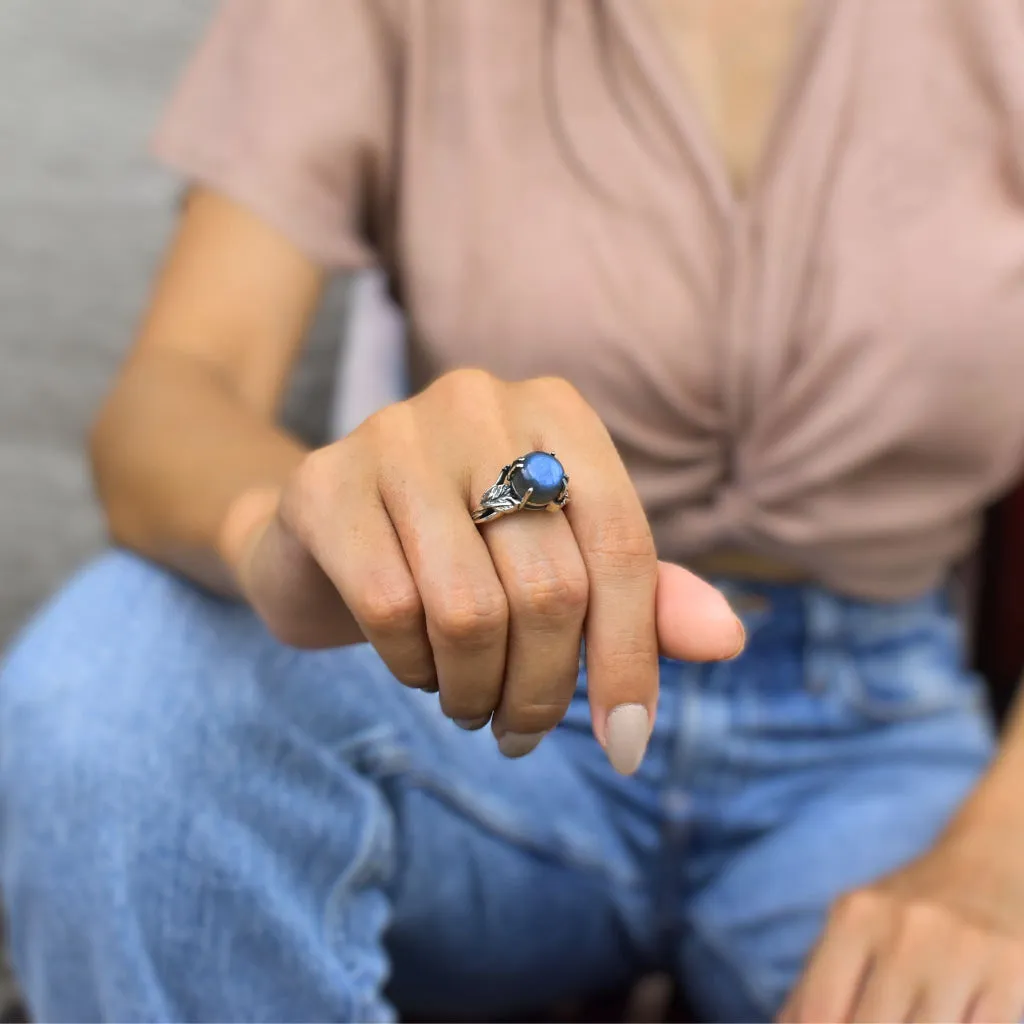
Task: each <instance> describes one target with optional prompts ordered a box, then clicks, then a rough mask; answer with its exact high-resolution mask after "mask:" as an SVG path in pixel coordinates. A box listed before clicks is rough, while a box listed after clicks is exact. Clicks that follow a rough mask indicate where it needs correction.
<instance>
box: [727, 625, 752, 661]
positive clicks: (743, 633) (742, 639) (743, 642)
mask: <svg viewBox="0 0 1024 1024" xmlns="http://www.w3.org/2000/svg"><path fill="white" fill-rule="evenodd" d="M736 629H737V630H738V631H739V634H740V636H739V646H738V647H737V648H736V650H735V651H733V652H732V654H730V655H729V657H728V658H726V659H725V660H726V661H732V659H733V658H738V657H739V656H740V655H741V654H742V653H743V651H744V649H745V648H746V646H747V630H746V627H745V626H744V625H743V622H742V620H741V619H740V618H739V617H737V619H736Z"/></svg>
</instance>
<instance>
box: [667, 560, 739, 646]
mask: <svg viewBox="0 0 1024 1024" xmlns="http://www.w3.org/2000/svg"><path fill="white" fill-rule="evenodd" d="M656 616H657V625H658V647H659V648H660V650H661V653H662V654H664V655H665V656H666V657H669V658H678V659H679V660H680V661H720V660H722V659H724V658H734V657H736V655H737V654H739V653H740V651H741V650H742V649H743V644H744V640H745V637H744V632H743V624H742V623H741V622H740V620H739V619H738V618H737V617H736V615H735V613H734V612H733V610H732V608H730V607H729V602H728V601H726V599H725V597H724V596H723V595H722V593H721V592H720V591H718V590H716V589H715V588H714V587H713V586H711V584H710V583H706V582H705V581H704V580H702V579H701V578H700V577H699V576H695V575H694V574H693V573H692V572H688V571H687V570H686V569H684V568H682V566H679V565H673V564H671V563H670V562H659V563H658V589H657V600H656Z"/></svg>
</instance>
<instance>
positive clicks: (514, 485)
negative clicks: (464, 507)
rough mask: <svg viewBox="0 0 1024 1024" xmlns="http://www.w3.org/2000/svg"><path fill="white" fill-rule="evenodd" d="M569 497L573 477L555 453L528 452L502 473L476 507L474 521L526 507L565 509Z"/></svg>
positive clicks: (486, 521)
mask: <svg viewBox="0 0 1024 1024" xmlns="http://www.w3.org/2000/svg"><path fill="white" fill-rule="evenodd" d="M568 500H569V477H568V476H567V475H566V472H565V470H564V469H563V468H562V464H561V463H560V462H559V461H558V459H557V458H556V457H555V453H554V452H527V453H526V454H525V455H520V456H519V458H518V459H516V460H515V462H510V463H509V464H508V465H507V466H506V467H505V468H504V469H503V470H502V471H501V473H499V474H498V480H497V483H495V484H494V486H493V487H489V488H488V489H487V490H486V491H484V495H483V497H482V498H481V499H480V504H479V505H477V507H476V508H475V509H474V510H473V522H474V523H489V522H490V521H491V520H492V519H498V518H499V517H501V516H505V515H508V514H509V513H510V512H519V511H521V510H522V509H557V508H564V507H565V504H566V502H567V501H568Z"/></svg>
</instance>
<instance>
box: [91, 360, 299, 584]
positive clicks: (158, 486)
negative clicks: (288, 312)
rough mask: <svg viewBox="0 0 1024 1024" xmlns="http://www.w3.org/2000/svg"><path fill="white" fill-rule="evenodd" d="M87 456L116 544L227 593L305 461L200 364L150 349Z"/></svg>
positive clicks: (112, 404) (130, 372)
mask: <svg viewBox="0 0 1024 1024" xmlns="http://www.w3.org/2000/svg"><path fill="white" fill-rule="evenodd" d="M90 448H91V455H92V465H93V473H94V478H95V481H96V486H97V491H98V493H99V497H100V501H101V503H102V505H103V507H104V510H105V512H106V515H107V520H108V524H109V530H110V533H111V536H112V539H113V540H114V541H115V542H117V543H118V544H121V545H123V546H125V547H128V548H131V549H133V550H135V551H138V552H139V553H140V554H143V555H145V556H147V557H149V558H152V559H154V560H156V561H159V562H162V563H163V564H165V565H167V566H169V567H171V568H173V569H175V570H177V571H179V572H181V573H184V574H185V575H187V576H189V577H191V578H192V579H194V580H196V581H197V582H199V583H201V584H202V585H204V586H206V587H208V588H210V589H213V590H215V591H217V592H219V593H222V594H228V595H234V594H236V593H237V588H236V586H235V582H234V576H233V572H232V568H231V566H232V564H233V563H234V562H235V561H236V559H237V557H238V556H239V554H240V550H241V549H242V548H244V545H245V543H246V541H247V537H248V536H249V535H251V534H253V533H254V532H255V531H256V530H257V529H258V527H259V525H260V523H261V522H266V521H267V519H269V516H270V515H271V514H272V512H273V508H274V504H275V502H274V496H275V494H276V492H277V491H278V490H279V489H280V487H281V486H282V485H283V483H284V481H285V480H286V479H287V477H288V476H289V474H290V473H291V472H292V470H293V469H294V468H295V466H296V465H297V464H298V463H299V462H300V461H301V459H302V457H303V455H304V453H305V448H304V447H303V446H302V445H301V444H300V443H299V442H298V441H297V440H295V439H294V438H292V437H290V436H288V435H287V434H286V433H285V432H284V431H282V430H280V429H278V428H277V427H275V426H274V425H273V424H272V423H270V422H268V420H267V418H266V417H264V416H263V415H261V414H260V413H258V412H256V411H254V410H253V409H252V408H250V407H249V406H247V405H246V403H245V402H244V401H243V400H242V399H241V397H239V396H238V395H237V394H235V393H234V392H233V391H232V389H231V387H230V386H229V385H228V384H227V383H226V382H222V381H221V380H220V379H218V376H217V375H216V373H214V372H213V371H212V370H211V369H210V368H209V367H207V366H204V365H203V363H202V362H200V361H199V360H197V359H195V358H193V357H191V356H188V355H182V354H179V353H176V352H161V351H152V350H151V351H149V352H147V353H146V354H145V356H143V357H139V358H136V359H134V360H133V361H132V362H131V363H130V364H129V365H128V366H127V367H126V369H125V371H124V372H123V374H122V376H121V378H120V380H119V382H118V385H117V387H116V389H115V390H114V392H113V393H112V395H111V396H110V398H109V399H108V401H107V403H106V405H105V406H104V408H103V410H102V412H101V414H100V417H99V418H98V420H97V422H96V425H95V427H94V429H93V433H92V437H91V445H90Z"/></svg>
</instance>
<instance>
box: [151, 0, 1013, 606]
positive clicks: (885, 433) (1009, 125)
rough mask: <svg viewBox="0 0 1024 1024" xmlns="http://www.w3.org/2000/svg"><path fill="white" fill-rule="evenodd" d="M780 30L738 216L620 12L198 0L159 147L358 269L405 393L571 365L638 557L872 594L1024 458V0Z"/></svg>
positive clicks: (645, 22)
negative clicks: (773, 88)
mask: <svg viewBox="0 0 1024 1024" xmlns="http://www.w3.org/2000/svg"><path fill="white" fill-rule="evenodd" d="M803 29H804V30H803V34H802V40H801V41H800V43H799V44H798V49H797V54H796V57H795V59H794V61H793V65H792V68H791V71H790V74H789V80H788V83H787V85H786V87H785V89H784V92H783V95H782V98H781V100H780V103H779V106H778V110H777V112H776V117H775V121H774V125H773V127H772V129H771V134H770V140H769V145H768V147H767V150H766V153H765V155H764V158H763V160H762V161H761V166H760V168H759V169H758V171H757V173H756V176H755V180H754V182H753V185H752V187H751V190H750V192H749V194H748V195H747V197H746V198H743V199H740V198H739V197H737V196H736V195H735V194H734V193H733V191H732V189H731V186H730V183H729V176H728V173H727V171H726V168H725V166H724V164H723V161H722V158H721V156H720V154H719V153H718V151H717V150H716V148H715V145H714V143H713V141H712V139H711V137H710V135H709V133H708V131H707V129H706V128H705V126H704V125H703V124H702V122H701V121H700V118H699V116H698V113H697V111H696V108H695V106H694V103H693V100H692V98H691V97H690V96H689V95H688V94H687V90H686V86H685V83H684V81H683V79H682V76H680V75H679V73H678V69H677V65H676V63H675V61H674V59H673V57H672V56H671V55H670V53H669V52H668V50H667V49H666V47H665V44H664V42H663V40H662V39H661V38H660V37H659V35H658V32H657V29H656V27H655V24H654V22H653V21H651V20H650V15H649V14H648V11H647V9H646V7H645V5H644V4H642V3H638V2H636V0H605V2H603V3H601V2H596V3H595V2H591V0H486V2H481V0H302V2H296V0H228V2H227V3H226V4H225V5H224V7H223V10H222V11H221V13H220V14H219V16H218V17H217V19H216V21H215V23H214V24H213V26H212V28H211V30H210V32H209V34H208V36H207V38H206V40H205V41H204V43H203V45H202V46H201V48H200V50H199V52H198V53H197V55H196V57H195V59H194V60H193V62H192V64H191V66H190V67H189V69H188V71H187V73H186V75H185V77H184V80H183V82H182V84H181V87H180V89H179V91H178V93H177V95H176V97H175V98H174V100H173V102H172V105H171V107H170V111H169V113H168V115H167V118H166V120H165V122H164V124H163V126H162V129H161V131H160V133H159V136H158V140H157V152H158V154H159V156H160V157H161V158H162V159H163V160H164V161H166V162H167V163H168V164H170V165H171V166H172V167H174V168H175V169H177V170H178V171H180V172H181V173H182V174H184V175H185V176H187V178H189V179H190V180H193V181H197V182H202V183H205V184H206V185H208V186H212V187H213V188H215V189H218V190H220V191H222V192H224V193H225V194H227V195H229V196H231V197H233V198H234V199H235V200H237V201H239V202H241V203H243V204H246V205H248V206H249V207H250V208H251V209H253V210H254V211H256V212H257V213H258V214H260V215H261V216H262V217H263V218H264V219H265V220H266V221H267V222H269V223H270V224H272V225H275V226H276V227H277V228H279V229H280V230H281V231H283V232H285V233H286V234H287V235H289V236H290V237H291V238H292V239H293V240H294V241H295V242H296V243H297V244H298V245H299V246H301V247H302V248H303V249H305V250H306V251H307V252H308V253H310V254H311V255H312V256H313V257H315V258H316V259H318V260H320V261H322V262H323V263H324V264H327V265H330V266H332V267H337V268H354V267H360V266H366V265H370V264H372V263H379V264H380V265H381V266H382V267H383V268H384V269H385V270H386V272H387V273H388V275H389V277H390V279H391V281H392V282H393V286H394V288H395V291H396V295H397V297H398V299H399V300H400V302H401V304H402V307H403V309H404V311H405V313H406V316H407V318H408V322H409V325H410V338H409V344H410V354H411V361H412V366H413V373H414V382H415V383H416V384H422V383H424V382H426V381H427V380H429V379H430V378H431V377H433V376H435V375H437V374H440V373H443V372H445V371H447V370H450V369H453V368H455V367H459V366H465V365H467V364H469V365H477V366H483V367H486V368H488V369H489V370H491V371H492V372H494V373H495V374H497V375H499V376H501V377H503V378H510V379H512V378H514V379H518V378H526V377H531V376H537V375H542V374H558V375H561V376H565V377H567V378H569V379H570V380H572V381H573V382H574V383H575V384H576V385H577V387H578V388H579V389H580V390H581V391H582V393H583V394H584V395H585V396H586V397H587V398H588V400H589V401H590V402H591V403H592V405H593V406H594V407H595V408H596V409H597V411H598V412H599V413H600V415H601V416H602V418H603V419H604V421H605V423H606V424H607V426H608V428H609V430H610V431H611V434H612V436H613V438H614V440H615V443H616V444H617V446H618V448H619V451H620V453H621V455H622V457H623V459H624V460H625V462H626V464H627V466H628V467H629V470H630V472H631V474H632V477H633V480H634V482H635V484H636V487H637V489H638V491H639V493H640V496H641V498H642V500H643V502H644V504H645V506H646V508H647V511H648V514H649V516H650V521H651V525H652V528H653V530H654V534H655V537H656V539H657V543H658V546H659V550H660V552H661V555H662V557H663V558H668V559H674V560H678V561H684V562H685V561H686V560H688V559H689V558H691V557H693V556H695V555H697V554H700V553H705V552H708V551H712V550H715V549H721V548H726V547H728V548H735V547H740V548H744V549H749V550H752V551H755V552H759V553H762V554H765V555H768V556H769V557H775V558H782V559H785V560H786V561H788V562H790V563H795V564H796V565H798V566H800V567H802V568H804V569H805V570H806V571H807V572H809V573H811V574H812V575H813V576H814V577H815V578H817V579H819V580H820V581H821V582H822V583H823V584H825V585H828V586H831V587H834V588H836V589H838V590H841V591H844V592H847V593H850V594H854V595H859V596H864V597H869V598H878V599H897V598H901V597H905V596H911V595H913V594H915V593H917V592H919V591H922V590H923V589H925V588H927V587H929V586H932V585H934V584H936V583H938V582H939V581H940V580H941V579H942V578H943V576H944V574H945V573H946V572H947V571H948V569H949V567H950V566H951V564H952V563H953V562H954V561H955V560H957V559H958V558H959V557H961V556H962V555H964V554H965V553H966V552H968V550H969V549H970V548H971V546H972V544H973V542H974V540H975V537H976V535H977V531H978V525H979V518H980V512H981V510H982V508H983V507H984V505H985V504H986V503H987V502H989V501H991V500H992V499H993V498H994V497H995V496H997V495H998V494H999V493H1000V492H1001V491H1002V490H1004V489H1005V488H1007V486H1008V485H1009V484H1010V483H1011V482H1013V481H1014V479H1015V477H1016V476H1017V474H1018V473H1019V471H1020V470H1021V468H1022V467H1024V0H808V3H807V8H806V11H805V14H804V26H803ZM495 458H496V459H497V460H499V461H500V460H501V458H503V454H502V453H495ZM569 470H570V472H571V471H572V467H569Z"/></svg>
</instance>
